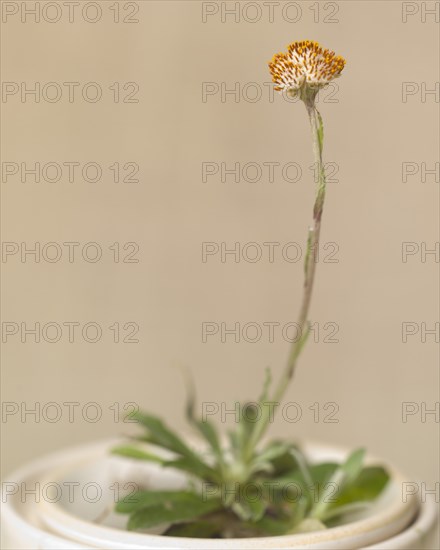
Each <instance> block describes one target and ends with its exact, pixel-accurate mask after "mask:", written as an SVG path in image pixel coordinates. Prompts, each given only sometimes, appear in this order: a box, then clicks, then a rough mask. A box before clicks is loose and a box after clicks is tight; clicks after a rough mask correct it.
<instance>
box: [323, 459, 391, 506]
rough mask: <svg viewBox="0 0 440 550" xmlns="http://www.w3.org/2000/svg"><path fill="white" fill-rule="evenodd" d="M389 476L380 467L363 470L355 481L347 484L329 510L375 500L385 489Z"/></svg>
mask: <svg viewBox="0 0 440 550" xmlns="http://www.w3.org/2000/svg"><path fill="white" fill-rule="evenodd" d="M389 479H390V476H389V474H388V472H387V471H386V470H385V469H384V468H382V466H369V467H367V468H364V469H363V470H362V471H361V472H360V474H359V475H358V477H357V479H356V480H355V481H354V482H352V483H350V484H347V485H346V487H345V489H343V490H342V491H341V493H340V494H339V495H338V497H337V499H336V501H335V502H334V503H333V504H332V505H331V506H330V509H334V508H336V507H340V506H345V505H347V504H352V503H356V502H359V503H360V502H368V501H372V500H374V499H375V498H377V497H378V496H379V495H380V494H381V492H382V491H383V490H384V488H385V487H386V485H387V483H388V481H389Z"/></svg>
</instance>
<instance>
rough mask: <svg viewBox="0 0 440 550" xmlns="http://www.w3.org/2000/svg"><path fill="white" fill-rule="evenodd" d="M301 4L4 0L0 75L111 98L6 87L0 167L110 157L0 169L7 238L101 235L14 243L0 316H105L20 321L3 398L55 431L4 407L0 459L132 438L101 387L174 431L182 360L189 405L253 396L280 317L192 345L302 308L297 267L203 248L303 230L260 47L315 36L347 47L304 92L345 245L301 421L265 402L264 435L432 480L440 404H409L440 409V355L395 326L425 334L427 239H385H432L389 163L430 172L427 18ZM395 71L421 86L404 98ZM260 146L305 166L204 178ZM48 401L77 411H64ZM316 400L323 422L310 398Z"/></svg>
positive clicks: (14, 461) (299, 192)
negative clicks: (332, 87) (191, 395)
mask: <svg viewBox="0 0 440 550" xmlns="http://www.w3.org/2000/svg"><path fill="white" fill-rule="evenodd" d="M41 4H44V2H42V3H41ZM81 4H84V2H82V3H81ZM121 4H123V3H121ZM297 4H300V7H301V9H302V14H301V17H300V18H299V20H298V21H297V22H296V23H289V22H287V21H283V19H282V17H281V12H280V9H281V8H278V9H277V10H276V11H275V21H274V22H273V23H270V22H269V21H268V17H267V12H264V13H265V15H263V17H262V19H261V20H260V21H258V22H256V23H249V22H247V21H246V20H244V19H243V18H241V20H240V21H239V22H238V23H234V22H233V21H231V18H228V20H227V22H226V23H222V22H221V18H220V15H214V16H211V17H209V18H208V21H207V22H206V23H203V22H202V17H201V9H202V6H201V3H200V2H197V1H179V2H169V1H165V2H150V1H141V2H138V5H139V8H140V9H139V13H138V15H137V17H138V18H139V20H140V21H139V23H135V24H123V23H119V24H115V23H113V22H112V14H113V12H111V11H110V10H109V6H110V3H109V2H100V5H101V7H102V11H103V16H102V19H101V20H100V21H98V22H97V23H95V24H90V23H87V22H85V21H83V20H82V18H81V17H79V16H78V17H76V19H75V21H74V22H73V23H68V22H67V21H66V17H67V16H66V13H65V12H64V14H63V19H62V20H61V21H59V22H57V23H52V24H50V23H47V22H45V21H42V22H40V23H39V24H35V23H31V22H29V23H25V24H24V23H21V22H20V19H19V15H18V16H13V17H10V18H9V19H8V22H7V23H4V24H3V57H2V72H3V80H4V81H9V82H18V83H21V82H27V83H28V84H29V86H31V85H33V83H35V82H40V83H41V85H42V86H43V85H44V84H45V83H47V82H51V81H52V82H58V83H60V84H62V83H63V82H68V81H76V82H80V83H81V86H82V85H83V84H84V83H87V82H90V81H94V82H97V83H99V84H100V86H101V87H102V90H103V98H102V99H101V100H100V101H98V102H97V103H87V102H86V101H84V100H83V99H82V98H81V96H80V92H77V95H76V97H75V100H74V102H73V103H69V101H68V99H67V98H66V94H65V93H64V95H63V97H62V99H61V100H60V101H59V102H58V103H49V102H47V101H45V100H44V99H42V100H41V101H40V103H35V102H34V101H33V100H32V99H29V98H28V99H27V100H26V101H25V102H21V101H20V99H19V96H18V95H15V96H10V97H8V98H7V101H3V103H2V110H3V151H2V153H3V161H4V162H16V163H20V162H25V163H28V165H30V164H33V163H34V162H40V163H41V164H44V163H47V162H50V161H52V162H57V163H59V164H61V163H63V162H66V161H75V162H79V163H82V164H84V163H86V162H89V161H94V162H97V163H99V164H100V165H101V166H102V168H103V177H102V180H101V181H100V182H99V183H88V182H86V181H83V180H82V178H81V177H78V178H76V180H75V181H74V182H73V183H69V182H68V180H67V178H66V177H65V176H64V177H63V178H62V179H61V180H60V181H59V182H57V183H50V182H47V181H41V182H40V183H39V184H36V183H34V182H33V181H32V179H29V180H28V182H27V183H21V182H20V179H19V176H18V175H16V176H13V177H10V178H9V179H8V181H4V182H2V192H3V241H7V242H17V243H21V242H24V243H27V244H28V246H31V245H32V244H33V243H35V242H40V243H41V246H43V245H44V243H47V242H52V241H54V242H57V243H60V244H61V243H63V242H67V241H77V242H80V243H81V244H82V245H83V244H84V243H87V242H90V241H95V242H98V243H99V244H100V246H101V247H102V249H103V258H102V260H101V261H99V262H97V263H89V262H86V261H83V260H82V259H81V257H80V255H79V254H78V256H77V257H76V258H75V261H74V262H73V263H69V261H68V259H67V257H66V254H65V253H64V255H63V257H62V259H61V260H60V261H59V262H58V263H49V262H47V261H45V260H44V258H43V259H42V260H41V262H40V263H35V262H34V261H33V260H32V259H31V258H30V257H28V258H27V261H26V262H24V263H23V262H21V261H20V260H19V257H18V255H15V256H9V257H8V258H7V261H4V262H3V264H2V268H3V322H16V323H22V322H24V323H27V324H28V326H30V325H32V324H33V323H35V322H37V321H38V322H40V323H41V324H42V325H44V324H45V323H47V322H56V323H59V324H60V325H61V324H62V323H63V322H65V321H76V322H79V323H82V324H84V323H86V322H90V321H93V322H96V323H99V324H100V326H101V327H102V328H103V336H102V339H101V341H99V342H97V343H95V344H90V343H87V342H85V341H84V340H82V339H81V337H77V338H76V339H75V342H73V343H69V342H68V340H67V335H66V333H63V336H62V339H61V340H60V341H59V342H58V343H52V344H51V343H48V342H46V341H42V342H41V343H39V344H36V343H34V342H32V338H31V337H29V338H28V340H27V342H26V343H21V342H20V337H19V335H15V336H11V337H10V338H9V339H8V341H7V343H6V344H4V345H3V365H2V393H3V400H4V401H7V402H12V403H14V402H15V403H17V404H18V407H19V410H20V411H22V412H23V410H24V408H25V407H28V408H31V407H33V406H35V403H37V402H38V403H40V406H41V407H44V405H45V404H46V403H48V402H56V403H58V404H59V406H60V407H62V408H63V416H62V418H61V419H60V421H58V422H54V423H50V422H48V421H47V419H46V420H45V418H44V417H41V418H40V422H35V419H33V418H32V417H31V416H28V417H27V418H26V419H25V420H26V421H25V422H22V421H21V420H20V415H19V414H15V415H12V416H5V415H4V418H3V424H2V434H3V470H4V472H8V471H10V470H11V469H12V468H13V467H16V466H18V465H20V464H22V463H24V462H26V461H28V460H30V459H32V458H33V457H36V456H39V455H42V454H43V453H45V452H48V451H52V450H55V449H58V448H62V447H64V446H67V445H73V444H80V443H83V442H87V441H93V440H95V439H102V438H106V437H108V436H113V435H114V434H118V433H127V432H129V431H130V430H129V427H128V426H124V425H123V424H122V423H120V422H119V423H115V422H114V416H113V412H112V410H109V407H110V406H112V404H113V403H115V402H118V403H120V404H121V405H120V406H121V407H122V406H123V404H125V403H127V402H135V403H139V404H140V405H141V406H142V407H143V408H146V409H148V410H150V411H152V412H154V413H157V414H160V415H164V416H166V417H167V418H168V420H169V422H170V423H172V424H173V425H174V426H177V427H178V428H179V429H183V428H184V425H185V424H184V419H183V414H182V411H183V404H184V399H185V391H184V388H183V385H182V377H181V374H180V370H181V368H182V367H188V368H189V369H190V370H191V371H192V372H193V373H194V376H195V378H196V382H197V387H198V392H199V398H200V400H201V401H205V402H224V403H225V404H226V406H227V407H228V408H232V406H233V403H234V402H235V401H236V400H243V399H253V398H255V397H256V396H257V395H258V393H259V392H260V389H261V386H262V381H263V377H264V369H265V368H266V367H267V366H270V367H271V368H272V369H273V373H274V376H275V377H277V376H279V374H280V373H281V370H282V368H283V365H284V362H285V359H286V355H287V353H288V349H289V344H288V343H287V342H286V341H285V340H283V339H282V337H281V334H280V330H278V331H277V332H275V341H274V342H273V343H271V342H269V341H268V338H267V332H264V333H263V336H262V338H261V340H260V341H259V342H256V343H249V342H246V341H244V340H243V339H241V341H240V342H239V343H234V342H233V340H232V338H231V337H228V339H227V342H226V343H221V341H220V337H219V335H216V336H212V337H210V338H208V341H207V342H206V343H202V338H201V333H202V330H201V326H202V323H203V322H216V323H221V322H226V323H228V326H232V325H233V324H234V323H236V322H239V323H241V325H244V324H246V323H247V322H250V321H252V322H256V323H259V324H260V325H261V326H262V328H264V326H263V323H264V322H270V321H274V322H279V323H281V325H284V324H285V323H287V322H290V321H295V319H296V312H297V310H298V307H299V303H300V292H301V285H302V262H301V261H298V262H296V263H289V262H286V261H284V260H283V259H282V257H281V254H280V253H279V251H278V254H277V255H276V256H275V261H274V262H273V263H270V262H269V261H268V259H267V248H264V250H265V255H264V256H263V258H262V259H261V261H259V262H256V263H250V262H247V261H245V260H243V259H241V261H239V262H238V263H235V262H234V261H233V260H232V259H231V258H230V257H229V259H228V261H226V262H225V263H222V262H221V261H220V258H219V255H217V256H213V257H210V258H208V261H207V262H206V263H203V262H202V254H201V250H202V242H206V241H210V242H217V243H221V242H225V243H227V245H228V247H231V246H232V244H233V243H235V242H238V243H240V244H241V245H244V244H246V243H248V242H257V243H260V244H261V243H263V242H269V241H270V242H279V243H281V245H283V244H285V243H288V242H296V243H298V244H299V245H301V246H303V243H304V240H305V233H306V228H307V224H308V223H309V221H310V216H311V206H312V202H313V193H314V189H313V187H314V186H313V181H312V174H311V171H310V170H309V169H308V167H309V166H310V165H311V164H312V162H313V160H312V155H311V148H310V139H309V130H308V125H307V119H306V113H305V111H304V108H303V106H302V105H300V104H292V105H291V104H288V103H286V102H285V101H283V99H282V98H281V97H279V96H277V97H276V98H275V100H274V101H273V102H271V101H270V100H269V94H268V89H269V88H268V87H267V85H265V83H267V82H268V81H269V75H268V70H267V61H268V60H269V59H270V57H271V56H272V54H273V53H275V52H277V51H281V50H283V49H284V48H285V46H286V45H287V44H288V43H289V42H291V41H293V40H297V39H305V38H310V39H315V40H318V41H319V42H321V43H322V44H324V45H325V46H327V47H330V48H332V49H334V50H335V51H336V52H337V53H338V54H341V55H343V56H345V57H346V59H347V66H346V70H345V71H344V74H343V77H342V78H341V79H340V80H339V81H338V87H339V90H338V91H337V92H336V94H335V96H334V98H336V99H334V102H329V101H323V99H324V98H327V99H328V92H324V93H323V96H322V97H321V102H320V110H321V113H322V116H323V118H324V122H325V128H326V143H325V158H326V160H327V161H331V162H335V163H337V164H338V166H339V173H338V176H337V177H338V178H339V182H338V183H329V186H328V201H327V204H326V212H325V218H324V226H323V237H322V239H323V244H324V243H327V242H335V243H337V245H338V246H339V252H338V255H337V258H338V260H339V261H338V263H326V262H322V261H321V262H320V264H319V266H318V275H317V281H316V292H315V295H314V300H313V304H312V313H311V315H312V319H313V320H314V321H315V322H317V323H318V324H319V326H320V328H321V334H320V337H319V342H310V343H309V345H308V347H307V349H306V350H305V353H304V355H303V357H302V359H301V361H300V365H299V369H298V372H297V376H296V379H295V382H294V385H292V387H291V388H290V389H289V392H288V396H287V400H288V401H289V402H297V403H298V404H300V405H301V408H302V413H303V415H302V418H301V420H300V421H298V422H296V423H290V422H287V421H286V420H285V419H284V420H283V418H282V417H281V416H280V417H279V419H278V421H277V423H276V424H275V425H274V426H273V434H277V435H283V436H286V437H291V438H294V439H296V438H299V439H301V438H307V439H312V440H320V441H323V442H327V443H335V444H338V445H344V446H348V447H353V446H359V445H365V446H367V447H368V449H369V450H370V451H371V452H372V453H374V454H376V455H379V456H382V457H384V458H385V459H387V460H390V461H392V462H394V463H395V464H396V465H398V466H399V467H400V468H401V469H402V470H403V471H405V472H406V475H407V476H408V480H410V481H414V480H418V479H421V480H426V481H427V482H428V486H427V487H428V488H432V487H433V484H434V482H436V481H438V459H439V455H438V448H439V439H438V423H436V421H435V418H434V416H433V415H429V416H426V417H423V416H422V415H421V413H420V412H419V413H418V414H414V415H412V416H410V417H408V421H407V422H406V423H404V422H402V403H403V402H412V403H415V404H416V405H415V406H417V407H419V408H420V410H422V409H423V407H424V406H426V407H427V408H428V409H433V408H434V407H435V403H436V402H438V401H439V391H438V389H439V386H438V384H439V380H438V347H437V345H436V342H435V337H434V336H432V335H428V336H427V338H426V342H425V343H423V342H422V341H421V336H420V333H419V334H417V335H415V336H412V337H408V341H407V343H402V336H401V333H402V323H403V322H414V323H422V322H424V323H426V325H427V328H432V327H433V325H434V323H435V322H436V321H438V287H437V277H438V263H436V261H435V260H436V259H435V257H434V256H433V255H429V256H427V257H426V258H424V259H425V260H426V261H424V262H423V261H422V256H421V254H420V252H419V253H418V254H414V255H413V256H410V257H408V261H407V262H406V263H403V262H402V252H401V251H402V243H403V242H414V243H417V246H421V244H420V243H426V247H427V248H433V246H434V243H435V241H436V240H438V233H437V230H438V188H437V186H436V183H435V178H434V176H432V175H428V176H427V179H426V182H425V183H423V182H422V181H421V177H420V173H419V174H416V175H414V176H412V177H409V178H408V181H407V182H406V183H403V182H402V175H401V173H402V163H404V162H414V163H419V164H420V163H423V162H425V163H426V165H427V167H428V168H432V167H433V165H434V163H435V161H436V158H437V151H438V145H439V144H438V97H437V98H435V97H434V96H433V95H432V94H431V95H426V96H423V94H422V92H421V91H420V89H421V88H422V83H426V88H428V89H432V88H433V86H434V83H435V81H438V72H437V67H438V54H437V52H438V29H437V27H436V25H435V21H434V18H433V17H432V16H427V17H426V22H423V20H422V17H421V13H420V12H419V13H417V14H415V15H413V16H411V17H408V20H407V23H403V22H402V4H401V3H400V2H395V1H386V2H374V1H373V2H350V1H344V2H338V3H337V7H338V9H339V11H338V13H337V14H336V15H333V19H338V20H339V22H336V23H325V22H323V21H322V16H323V15H327V16H329V17H331V14H330V11H327V12H325V11H324V12H323V11H321V12H320V19H321V20H320V21H319V22H315V21H314V12H313V11H312V10H311V9H310V7H311V6H312V3H311V2H300V3H297ZM415 6H416V7H417V4H415ZM122 7H123V6H122ZM220 7H221V6H220ZM121 9H122V8H121ZM321 9H322V10H323V9H324V8H323V4H322V3H321ZM326 9H327V10H330V8H326ZM249 10H250V11H249V12H246V14H245V15H246V16H248V17H253V15H252V11H251V8H249ZM121 13H123V12H121ZM289 16H290V17H293V16H294V12H293V11H292V12H291V13H290V14H289ZM133 81H134V82H137V83H138V84H139V93H138V94H137V98H138V99H139V103H132V104H127V103H122V102H120V103H117V104H116V103H115V102H114V101H113V97H112V93H111V91H110V90H109V89H108V86H110V85H112V84H113V83H114V82H120V83H125V82H133ZM203 82H216V83H218V84H219V86H220V85H221V83H222V82H223V83H226V86H227V87H228V88H231V87H233V86H234V83H236V82H237V83H239V86H240V87H241V89H242V88H243V86H245V85H246V83H249V82H254V83H258V85H259V86H260V88H261V90H262V94H263V95H262V98H261V99H260V100H259V101H256V102H250V101H246V100H244V99H243V97H242V96H241V97H240V98H239V99H238V101H237V102H235V101H234V98H233V97H232V96H227V98H226V101H225V102H222V101H221V98H220V94H217V95H215V96H210V97H209V98H208V99H207V101H206V102H203V101H202V83H203ZM404 82H414V83H416V84H415V86H416V89H418V91H417V93H414V95H411V96H409V97H408V98H407V101H406V102H403V101H402V83H404ZM81 86H80V87H79V88H77V90H81ZM254 89H255V88H254ZM251 91H252V90H251V89H250V88H249V93H251ZM326 94H327V95H326ZM272 161H273V162H279V163H281V164H282V165H283V164H285V163H287V162H291V161H293V162H298V163H300V164H301V166H302V171H303V176H302V178H301V180H300V181H298V182H296V183H289V182H287V181H285V180H283V178H282V177H281V174H280V172H277V177H276V181H275V182H274V183H269V182H268V181H267V177H265V176H264V175H263V177H262V179H261V181H260V182H258V183H249V182H246V181H243V180H241V181H240V182H238V183H235V182H233V181H232V179H231V178H230V177H229V179H228V181H227V182H226V183H222V182H221V181H220V179H219V177H218V176H216V177H212V178H210V179H209V180H208V182H207V183H203V182H202V178H201V165H202V163H203V162H218V163H221V162H226V163H229V165H231V164H233V163H235V162H239V163H241V164H242V165H244V164H246V163H247V162H256V163H259V164H260V166H262V163H263V162H272ZM114 162H120V163H122V164H124V163H126V162H136V163H138V164H139V175H138V177H139V180H140V181H139V183H138V184H136V183H119V184H118V183H114V182H112V178H111V176H112V173H111V171H110V170H109V169H108V166H110V165H112V164H113V163H114ZM266 175H267V174H266ZM114 242H119V243H122V244H124V243H126V242H136V243H138V245H139V253H138V255H137V257H138V258H139V260H140V261H139V263H122V262H121V263H115V262H113V261H112V256H111V251H110V250H109V249H108V247H109V246H110V245H112V243H114ZM122 244H121V245H122ZM249 253H251V251H249ZM437 262H438V258H437ZM115 322H119V323H121V325H123V324H124V323H126V322H135V323H138V324H139V327H140V329H139V333H138V338H139V340H140V342H139V343H138V344H124V343H119V344H116V343H113V342H112V332H111V331H110V330H109V329H108V327H109V326H110V325H112V324H113V323H115ZM326 322H333V323H337V324H338V325H339V332H338V336H337V337H338V338H339V343H333V344H332V343H325V342H323V335H325V334H328V331H326V330H324V324H325V323H326ZM3 326H4V325H3ZM124 334H125V333H124ZM64 402H79V403H80V408H79V409H76V414H75V417H74V419H73V420H74V421H73V422H69V418H68V415H67V409H66V408H65V406H63V405H62V404H63V403H64ZM89 402H96V403H98V404H99V406H100V407H101V408H102V418H101V420H100V421H98V422H96V423H91V422H86V421H84V420H83V418H82V416H81V413H80V409H81V408H82V407H83V406H84V405H85V404H87V403H89ZM328 402H335V403H336V404H337V405H338V407H339V412H338V413H337V415H336V416H335V418H336V419H338V420H339V422H338V423H325V422H324V421H323V416H322V413H323V412H324V413H325V412H326V411H324V409H323V407H324V405H325V404H326V403H328ZM314 403H318V404H319V409H320V411H321V415H320V418H319V421H318V422H314V418H313V413H312V411H311V410H309V407H310V406H312V405H313V404H314ZM423 403H424V404H425V405H423ZM53 411H54V409H52V413H53ZM328 411H329V409H327V412H328ZM92 413H93V411H91V410H90V414H91V415H92ZM216 419H217V420H220V418H219V417H216ZM437 422H438V419H437Z"/></svg>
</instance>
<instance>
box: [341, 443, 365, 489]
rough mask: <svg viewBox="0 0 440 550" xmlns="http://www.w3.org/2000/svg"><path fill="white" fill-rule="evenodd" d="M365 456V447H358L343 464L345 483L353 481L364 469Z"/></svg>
mask: <svg viewBox="0 0 440 550" xmlns="http://www.w3.org/2000/svg"><path fill="white" fill-rule="evenodd" d="M364 458H365V449H356V451H353V452H352V453H351V455H350V456H349V457H348V458H347V460H346V461H345V463H344V464H343V465H342V466H341V471H342V472H343V473H344V484H349V483H352V482H353V481H354V480H355V479H356V478H357V477H358V475H359V474H360V473H361V471H362V465H363V463H364Z"/></svg>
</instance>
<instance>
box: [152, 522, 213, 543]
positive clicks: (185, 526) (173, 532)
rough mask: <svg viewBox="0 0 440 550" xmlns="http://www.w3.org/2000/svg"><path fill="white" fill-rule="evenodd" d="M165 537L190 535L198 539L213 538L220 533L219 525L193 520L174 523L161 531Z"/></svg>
mask: <svg viewBox="0 0 440 550" xmlns="http://www.w3.org/2000/svg"><path fill="white" fill-rule="evenodd" d="M162 535H163V536H166V537H190V538H196V539H197V538H199V539H214V538H219V537H220V535H221V527H220V526H219V525H216V524H215V523H213V522H209V521H193V522H190V523H174V524H173V525H171V526H170V527H168V529H167V530H166V531H165V532H164V533H162Z"/></svg>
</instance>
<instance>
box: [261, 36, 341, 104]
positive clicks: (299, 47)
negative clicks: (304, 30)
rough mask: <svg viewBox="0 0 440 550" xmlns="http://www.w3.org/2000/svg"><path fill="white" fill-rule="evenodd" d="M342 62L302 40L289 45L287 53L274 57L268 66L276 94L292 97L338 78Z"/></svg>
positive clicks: (333, 55) (319, 47) (309, 42)
mask: <svg viewBox="0 0 440 550" xmlns="http://www.w3.org/2000/svg"><path fill="white" fill-rule="evenodd" d="M344 65H345V59H344V58H343V57H341V56H338V55H336V54H335V52H332V51H330V50H326V49H324V48H322V47H321V46H320V45H319V44H318V42H312V41H310V40H303V41H302V42H292V44H290V45H289V46H288V48H287V53H277V54H275V55H274V56H273V58H272V61H271V62H270V63H269V70H270V73H271V75H272V81H273V82H274V84H275V85H276V86H275V90H277V91H278V92H283V91H286V92H287V93H289V94H290V95H292V96H295V95H297V94H298V93H301V91H302V90H304V91H305V92H307V90H311V91H312V92H314V93H316V92H317V91H318V90H319V89H320V88H322V87H323V86H325V85H326V84H328V83H329V82H331V81H332V80H333V79H335V78H337V77H338V76H339V75H340V74H341V72H342V69H343V68H344Z"/></svg>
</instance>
